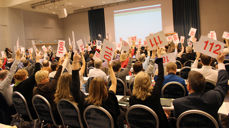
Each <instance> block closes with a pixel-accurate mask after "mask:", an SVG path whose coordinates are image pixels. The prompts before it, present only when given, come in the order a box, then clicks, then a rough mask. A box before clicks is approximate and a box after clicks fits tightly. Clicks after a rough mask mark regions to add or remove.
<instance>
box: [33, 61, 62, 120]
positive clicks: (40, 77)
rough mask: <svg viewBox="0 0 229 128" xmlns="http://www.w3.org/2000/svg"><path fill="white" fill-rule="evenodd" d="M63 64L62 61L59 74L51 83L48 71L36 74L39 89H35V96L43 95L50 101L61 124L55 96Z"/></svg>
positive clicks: (57, 73)
mask: <svg viewBox="0 0 229 128" xmlns="http://www.w3.org/2000/svg"><path fill="white" fill-rule="evenodd" d="M62 63H63V59H60V60H59V64H58V65H59V68H58V69H57V72H56V74H55V76H54V78H53V79H52V80H51V81H50V80H49V72H48V71H47V70H40V71H38V72H36V74H35V80H36V83H37V87H35V88H34V89H33V95H36V94H39V95H42V96H44V97H45V98H46V99H47V100H48V101H49V103H50V105H51V107H52V110H53V114H54V116H55V119H56V120H57V122H61V121H60V116H59V114H58V112H57V109H56V104H55V103H54V99H55V98H54V94H55V92H56V86H57V82H58V79H59V77H60V75H61V71H62Z"/></svg>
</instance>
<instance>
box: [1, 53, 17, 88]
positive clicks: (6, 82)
mask: <svg viewBox="0 0 229 128" xmlns="http://www.w3.org/2000/svg"><path fill="white" fill-rule="evenodd" d="M20 60H21V53H20V51H19V50H18V51H17V52H16V58H15V61H14V63H13V64H12V66H11V68H10V72H9V74H8V75H7V77H6V78H5V79H4V80H3V81H2V82H1V84H0V89H5V88H8V87H9V86H10V84H11V81H12V79H13V76H14V73H15V71H16V70H17V66H18V64H19V63H20Z"/></svg>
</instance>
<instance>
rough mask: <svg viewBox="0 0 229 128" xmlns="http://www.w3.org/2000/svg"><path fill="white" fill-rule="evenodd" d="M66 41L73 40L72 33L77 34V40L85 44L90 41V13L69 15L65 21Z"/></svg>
mask: <svg viewBox="0 0 229 128" xmlns="http://www.w3.org/2000/svg"><path fill="white" fill-rule="evenodd" d="M64 31H65V40H66V41H68V38H69V37H70V38H71V39H72V31H74V33H75V40H76V41H77V40H79V39H82V40H83V41H84V42H85V41H89V38H90V31H89V23H88V13H87V12H82V13H76V14H72V15H69V16H68V17H67V18H66V19H64Z"/></svg>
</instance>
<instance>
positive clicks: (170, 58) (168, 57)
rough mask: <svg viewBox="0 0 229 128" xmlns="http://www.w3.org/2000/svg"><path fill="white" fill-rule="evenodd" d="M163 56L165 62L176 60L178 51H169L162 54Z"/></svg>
mask: <svg viewBox="0 0 229 128" xmlns="http://www.w3.org/2000/svg"><path fill="white" fill-rule="evenodd" d="M162 58H163V64H167V63H169V62H176V53H175V52H174V53H168V54H164V55H162Z"/></svg>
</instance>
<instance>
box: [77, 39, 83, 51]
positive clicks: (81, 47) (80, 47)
mask: <svg viewBox="0 0 229 128" xmlns="http://www.w3.org/2000/svg"><path fill="white" fill-rule="evenodd" d="M76 43H77V46H78V48H79V50H80V52H83V51H84V43H83V41H82V40H78V41H77V42H76Z"/></svg>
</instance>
